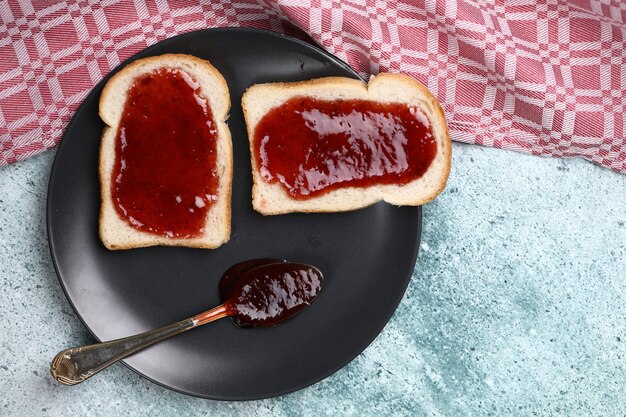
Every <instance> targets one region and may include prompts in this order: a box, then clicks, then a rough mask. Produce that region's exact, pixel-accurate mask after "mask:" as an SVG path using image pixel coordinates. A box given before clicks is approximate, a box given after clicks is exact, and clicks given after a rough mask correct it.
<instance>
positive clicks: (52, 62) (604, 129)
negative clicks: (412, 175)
mask: <svg viewBox="0 0 626 417" xmlns="http://www.w3.org/2000/svg"><path fill="white" fill-rule="evenodd" d="M625 17H626V3H622V2H620V1H619V0H602V1H597V0H572V1H565V0H542V1H538V2H537V1H535V0H459V1H456V0H448V1H446V0H343V1H340V0H279V1H271V0H222V1H192V0H178V1H175V0H171V1H169V2H166V1H160V0H134V1H115V0H108V1H102V2H99V1H96V0H88V1H87V0H85V1H78V0H65V1H58V0H55V1H43V0H40V1H36V0H33V1H28V0H0V19H1V22H0V166H1V165H4V164H7V163H11V162H14V161H17V160H20V159H23V158H26V157H28V156H30V155H33V154H35V153H37V152H40V151H42V150H44V149H46V148H50V147H52V146H55V145H56V144H57V143H58V142H59V141H60V139H61V136H62V133H63V130H64V128H65V126H66V124H67V123H68V121H69V120H70V118H71V116H72V114H73V112H74V111H75V110H76V108H77V107H78V106H79V105H80V103H81V101H82V100H83V99H84V98H85V96H86V95H87V93H88V92H89V90H90V89H91V87H92V86H93V85H95V84H96V83H97V82H98V81H100V80H101V79H102V78H103V77H104V76H105V75H106V74H107V73H108V72H109V71H110V70H111V69H113V68H114V67H115V66H116V65H118V64H119V63H120V62H121V61H123V60H124V59H126V58H128V57H129V56H131V55H132V54H134V53H135V52H137V51H139V50H141V49H143V48H145V47H146V46H148V45H152V44H154V43H156V42H158V41H159V40H162V39H164V38H167V37H170V36H173V35H175V34H178V33H182V32H188V31H191V30H196V29H203V28H207V27H215V26H247V27H257V28H264V29H271V30H274V31H279V32H287V33H294V32H295V31H296V29H295V28H296V27H297V28H300V29H302V30H304V31H305V32H306V33H308V34H309V35H310V37H311V38H313V39H314V40H315V41H316V42H318V43H319V44H321V45H322V46H323V47H324V48H326V49H327V50H328V51H330V52H331V53H333V54H335V55H337V56H339V57H340V58H341V59H343V60H345V61H347V62H348V63H349V64H350V65H351V66H352V67H353V68H354V69H356V70H357V71H358V72H359V73H361V74H362V75H364V76H367V75H368V74H376V73H378V72H379V71H392V72H397V71H400V72H404V73H407V74H410V75H412V76H414V77H415V78H417V79H418V80H420V81H421V82H422V83H424V84H425V85H427V86H428V88H429V89H430V90H431V91H432V92H433V93H434V94H435V95H436V96H437V97H438V98H439V100H440V101H441V103H442V104H443V106H444V108H445V111H446V115H447V118H448V123H449V127H450V131H451V134H452V139H454V140H457V141H462V142H469V143H477V144H482V145H487V146H495V147H499V148H506V149H514V150H517V151H522V152H528V153H532V154H536V155H551V156H558V157H572V156H582V157H584V158H586V159H588V160H591V161H593V162H595V163H597V164H600V165H602V166H605V167H607V168H610V169H613V170H615V171H617V172H622V173H626V141H625V135H624V133H625V131H626V117H625V116H624V110H625V104H626V94H625V90H626V47H625V46H626V45H625V43H624V41H625V39H626V25H625V24H624V20H625Z"/></svg>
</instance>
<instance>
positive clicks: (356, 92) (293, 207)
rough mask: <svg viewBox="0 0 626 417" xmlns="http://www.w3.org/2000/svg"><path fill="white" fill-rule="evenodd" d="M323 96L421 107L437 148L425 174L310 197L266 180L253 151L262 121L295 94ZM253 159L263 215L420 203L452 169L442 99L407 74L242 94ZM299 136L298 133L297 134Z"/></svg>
mask: <svg viewBox="0 0 626 417" xmlns="http://www.w3.org/2000/svg"><path fill="white" fill-rule="evenodd" d="M302 96H305V97H311V98H315V99H320V100H327V101H332V100H342V99H344V100H345V99H348V100H349V99H363V100H372V101H377V102H381V103H406V104H408V105H411V106H417V107H419V108H420V109H421V110H422V111H423V112H424V114H425V115H426V116H427V117H428V119H429V120H430V123H431V128H432V131H433V136H434V138H435V140H436V141H437V153H436V156H435V159H434V160H433V162H432V164H431V166H430V167H429V168H428V170H427V171H426V173H425V174H424V175H423V176H422V177H420V178H418V179H417V180H415V181H412V182H410V183H408V184H405V185H393V184H390V185H389V184H388V185H375V186H370V187H345V188H339V189H335V190H332V191H329V192H327V193H324V194H321V195H319V196H313V197H311V198H308V199H306V200H297V199H294V198H292V197H291V196H290V194H289V193H288V192H287V191H286V190H285V189H284V188H283V186H282V185H281V184H279V183H268V182H266V181H265V180H264V179H263V178H262V176H261V174H260V171H259V167H258V166H257V161H256V158H255V156H254V155H255V154H254V143H253V141H254V132H255V129H256V126H257V124H258V123H259V122H260V121H261V119H262V118H263V117H264V116H265V115H266V114H267V113H268V112H269V111H270V110H271V109H273V108H275V107H278V106H280V105H281V104H283V103H284V102H286V101H288V100H289V99H291V98H293V97H302ZM242 107H243V112H244V116H245V119H246V125H247V129H248V139H249V141H250V153H251V162H252V178H253V186H252V204H253V207H254V209H255V210H256V211H258V212H260V213H262V214H264V215H273V214H283V213H291V212H338V211H349V210H356V209H359V208H362V207H366V206H369V205H371V204H373V203H376V202H378V201H381V200H382V201H386V202H388V203H390V204H394V205H398V206H401V205H410V206H417V205H421V204H424V203H427V202H429V201H431V200H433V199H434V198H435V197H436V196H437V195H438V194H439V193H440V192H441V191H442V190H443V189H444V187H445V185H446V181H447V179H448V175H449V173H450V161H451V152H452V149H451V144H450V136H449V134H448V128H447V125H446V120H445V116H444V112H443V110H442V108H441V106H440V104H439V102H438V101H437V99H436V98H435V97H434V96H433V95H432V94H431V93H430V92H429V91H428V90H427V89H426V87H424V86H423V85H422V84H421V83H419V82H418V81H416V80H414V79H413V78H411V77H409V76H406V75H402V74H390V73H381V74H379V75H377V76H372V78H371V79H370V81H369V84H365V83H364V82H362V81H359V80H354V79H351V78H342V77H327V78H319V79H315V80H310V81H302V82H294V83H268V84H257V85H253V86H252V87H250V88H249V89H248V90H247V91H246V92H245V94H244V95H243V98H242ZM294 140H297V138H294Z"/></svg>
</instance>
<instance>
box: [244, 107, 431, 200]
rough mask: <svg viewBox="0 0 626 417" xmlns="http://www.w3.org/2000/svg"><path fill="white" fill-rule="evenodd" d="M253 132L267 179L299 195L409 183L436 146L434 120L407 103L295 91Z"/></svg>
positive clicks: (425, 165)
mask: <svg viewBox="0 0 626 417" xmlns="http://www.w3.org/2000/svg"><path fill="white" fill-rule="evenodd" d="M254 133H255V134H254V152H255V158H256V162H257V166H258V167H259V169H260V173H261V176H262V177H263V180H264V181H266V182H269V183H275V182H279V183H280V184H281V185H282V186H283V187H284V188H285V190H286V191H287V192H288V193H289V194H290V195H291V196H292V197H293V198H295V199H300V200H304V199H307V198H309V197H315V196H319V195H320V194H323V193H325V192H328V191H331V190H334V189H337V188H341V187H368V186H372V185H379V184H396V185H404V184H407V183H409V182H411V181H413V180H416V179H418V178H420V177H421V176H422V175H423V174H424V173H425V172H426V170H427V169H428V167H429V166H430V164H431V163H432V161H433V159H434V158H435V154H436V152H437V143H436V141H435V138H434V137H433V132H432V129H431V126H430V122H429V120H428V118H427V117H426V116H425V115H424V113H422V112H421V111H420V110H419V109H418V108H417V107H414V106H409V105H407V104H402V103H377V102H373V101H366V100H337V101H322V100H317V99H313V98H308V97H295V98H292V99H290V100H288V101H287V102H285V103H283V104H282V105H280V106H278V107H276V108H274V109H272V110H270V111H269V112H268V113H267V114H266V115H265V116H264V117H263V118H262V119H261V121H260V122H259V124H258V125H257V127H256V130H255V132H254Z"/></svg>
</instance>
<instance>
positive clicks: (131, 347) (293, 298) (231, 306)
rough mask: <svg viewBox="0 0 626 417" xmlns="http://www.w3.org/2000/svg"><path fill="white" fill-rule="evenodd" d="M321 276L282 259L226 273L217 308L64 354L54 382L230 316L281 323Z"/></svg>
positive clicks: (307, 300)
mask: <svg viewBox="0 0 626 417" xmlns="http://www.w3.org/2000/svg"><path fill="white" fill-rule="evenodd" d="M322 283H323V277H322V273H321V272H320V270H319V269H317V268H316V267H314V266H312V265H306V264H298V263H292V262H286V261H283V260H280V259H253V260H249V261H246V262H242V263H239V264H236V265H234V266H232V267H231V268H229V269H228V270H227V271H226V272H225V273H224V275H223V277H222V279H221V280H220V286H219V289H220V295H221V297H222V299H223V300H225V301H224V302H223V303H222V304H221V305H219V306H217V307H215V308H213V309H211V310H207V311H205V312H203V313H200V314H197V315H195V316H193V317H190V318H188V319H185V320H182V321H179V322H177V323H173V324H170V325H168V326H164V327H161V328H158V329H155V330H151V331H148V332H145V333H141V334H138V335H135V336H129V337H126V338H122V339H117V340H112V341H110V342H104V343H97V344H94V345H89V346H82V347H76V348H71V349H66V350H64V351H61V352H59V353H58V354H57V355H56V356H55V357H54V359H53V360H52V363H51V364H50V373H51V374H52V377H53V378H54V379H55V380H57V381H58V382H60V383H62V384H65V385H76V384H78V383H80V382H83V381H84V380H86V379H87V378H89V377H91V376H92V375H94V374H95V373H97V372H99V371H101V370H102V369H104V368H106V367H107V366H109V365H111V364H113V363H115V362H117V361H119V360H120V359H123V358H125V357H127V356H128V355H130V354H132V353H135V352H137V351H139V350H141V349H143V348H145V347H148V346H150V345H152V344H154V343H157V342H160V341H161V340H164V339H167V338H169V337H172V336H174V335H177V334H179V333H182V332H185V331H187V330H191V329H193V328H195V327H198V326H202V325H203V324H206V323H210V322H212V321H215V320H218V319H221V318H222V317H226V316H231V317H233V318H234V319H235V323H237V324H238V325H239V326H241V327H255V326H258V327H266V326H273V325H276V324H279V323H282V322H283V321H284V320H286V319H288V318H290V317H293V316H294V315H295V314H297V313H298V312H300V311H301V310H302V309H304V308H305V307H306V306H308V305H310V304H311V303H312V302H313V300H314V299H315V297H316V296H317V294H319V292H320V290H321V288H322Z"/></svg>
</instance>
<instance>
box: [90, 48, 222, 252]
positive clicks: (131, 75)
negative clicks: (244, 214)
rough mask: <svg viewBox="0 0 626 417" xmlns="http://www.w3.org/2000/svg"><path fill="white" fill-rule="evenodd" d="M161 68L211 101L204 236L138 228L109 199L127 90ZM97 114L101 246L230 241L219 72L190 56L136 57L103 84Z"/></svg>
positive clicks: (195, 244) (216, 244) (214, 244)
mask: <svg viewBox="0 0 626 417" xmlns="http://www.w3.org/2000/svg"><path fill="white" fill-rule="evenodd" d="M162 69H166V70H167V69H173V70H182V71H184V72H185V73H187V74H188V75H189V76H191V78H192V79H193V80H194V81H195V82H197V83H198V84H199V86H200V87H199V88H200V94H201V96H204V98H206V100H207V102H208V103H209V106H210V109H211V112H212V116H213V119H214V122H215V123H214V126H215V129H216V131H217V134H216V136H217V144H216V150H217V157H216V170H215V173H216V174H217V176H218V184H217V191H216V199H215V201H214V202H213V203H212V204H211V205H210V206H209V208H208V211H207V213H206V219H205V223H204V227H203V229H202V233H201V234H196V235H193V236H191V237H167V236H164V235H160V234H155V233H151V232H147V231H142V230H139V229H138V228H135V227H133V226H131V225H130V224H129V223H128V222H127V221H126V220H125V219H123V218H122V217H121V216H120V215H119V214H118V212H117V210H116V208H115V206H114V204H115V203H114V202H113V199H112V189H111V185H112V174H113V169H114V164H115V160H116V138H117V135H118V130H119V126H120V122H121V118H122V113H123V110H124V107H125V104H126V101H127V98H128V95H129V90H130V88H131V87H132V86H133V83H134V81H136V80H137V79H138V78H139V77H141V76H143V75H145V74H149V73H153V72H155V71H158V70H162ZM99 111H100V118H101V119H102V120H103V121H104V123H105V124H106V126H105V128H104V130H103V132H102V138H101V143H100V159H99V175H100V189H101V208H100V218H99V234H100V239H101V240H102V243H103V244H104V245H105V246H106V247H107V248H108V249H113V250H115V249H130V248H138V247H145V246H155V245H163V246H188V247H195V248H217V247H219V246H220V245H222V244H224V243H225V242H227V241H228V240H229V238H230V220H231V219H230V217H231V213H230V204H231V189H232V175H233V174H232V172H233V158H232V143H231V135H230V131H229V129H228V126H227V125H226V123H225V122H226V119H227V117H228V113H229V111H230V94H229V91H228V86H227V84H226V81H225V80H224V78H223V77H222V75H221V74H220V73H219V71H218V70H217V69H215V68H214V67H213V66H212V65H211V64H210V63H209V62H208V61H205V60H202V59H200V58H197V57H194V56H191V55H183V54H166V55H160V56H155V57H149V58H144V59H140V60H137V61H134V62H132V63H131V64H129V65H127V66H126V67H124V68H123V69H122V70H120V71H119V72H118V73H116V74H115V75H114V76H113V77H111V79H110V80H109V81H108V82H107V84H106V85H105V87H104V89H103V91H102V95H101V96H100V103H99ZM208 197H209V196H207V198H208Z"/></svg>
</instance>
